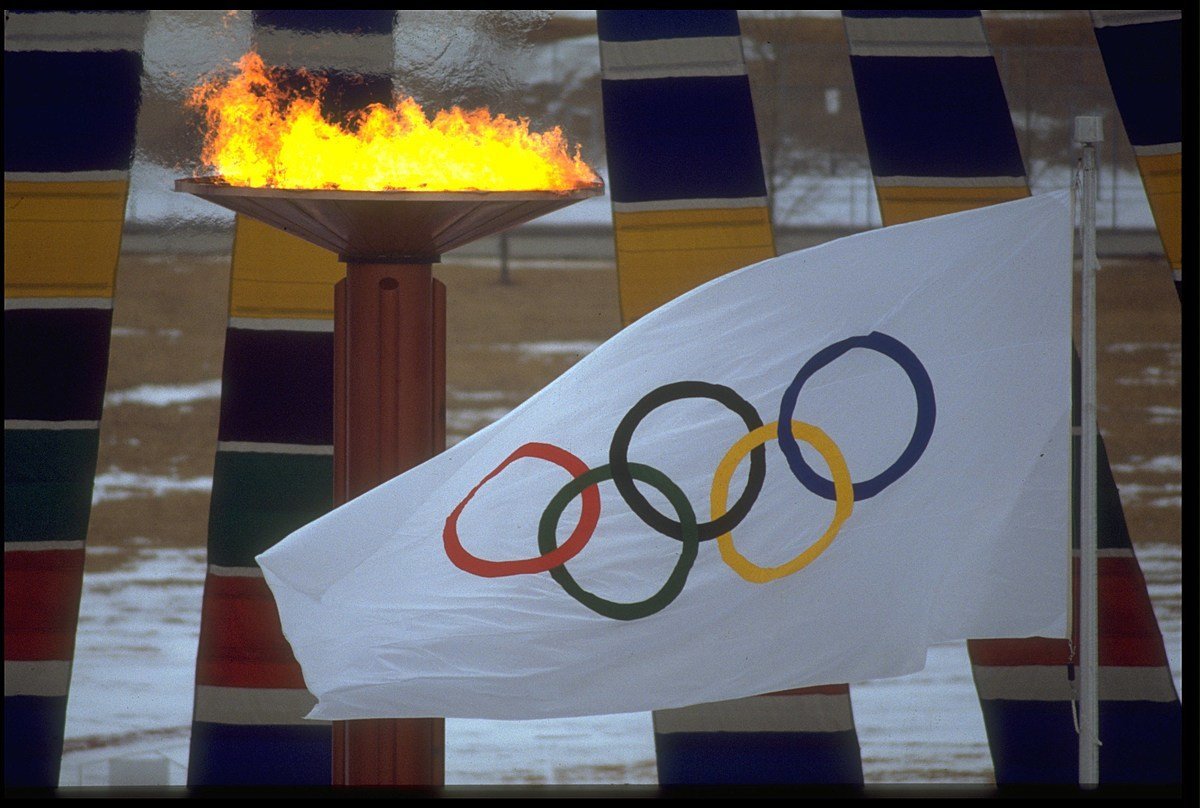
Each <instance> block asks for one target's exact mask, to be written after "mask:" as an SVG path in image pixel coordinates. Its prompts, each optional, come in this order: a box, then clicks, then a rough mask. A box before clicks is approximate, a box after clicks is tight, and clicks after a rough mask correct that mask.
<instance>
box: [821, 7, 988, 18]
mask: <svg viewBox="0 0 1200 808" xmlns="http://www.w3.org/2000/svg"><path fill="white" fill-rule="evenodd" d="M842 16H844V17H858V18H859V19H871V18H874V17H890V18H901V19H903V18H913V17H916V18H925V19H929V18H937V17H979V16H981V15H980V13H979V9H967V8H954V9H916V8H909V9H880V8H867V9H842Z"/></svg>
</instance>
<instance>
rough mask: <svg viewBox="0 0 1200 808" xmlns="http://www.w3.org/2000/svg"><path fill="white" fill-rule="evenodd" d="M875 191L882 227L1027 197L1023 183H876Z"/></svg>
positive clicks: (1027, 189) (1026, 188)
mask: <svg viewBox="0 0 1200 808" xmlns="http://www.w3.org/2000/svg"><path fill="white" fill-rule="evenodd" d="M875 190H876V192H877V193H878V194H879V212H880V216H881V217H882V218H883V224H884V226H885V227H889V226H891V225H894V224H903V223H905V222H915V221H919V220H921V219H928V218H930V217H932V216H943V215H945V214H947V213H958V212H959V211H963V210H974V209H975V208H982V207H986V206H987V205H995V204H997V203H999V202H1012V201H1013V200H1015V199H1024V198H1025V197H1027V196H1029V188H1028V186H1026V185H1024V184H1022V185H1016V186H1008V187H993V188H955V187H940V188H925V187H913V186H903V185H901V186H891V187H888V186H879V185H876V188H875Z"/></svg>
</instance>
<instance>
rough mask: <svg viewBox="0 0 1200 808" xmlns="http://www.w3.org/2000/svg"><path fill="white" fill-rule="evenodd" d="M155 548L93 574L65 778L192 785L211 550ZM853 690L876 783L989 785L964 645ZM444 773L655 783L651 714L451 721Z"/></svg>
mask: <svg viewBox="0 0 1200 808" xmlns="http://www.w3.org/2000/svg"><path fill="white" fill-rule="evenodd" d="M150 545H151V542H150V541H149V540H146V546H145V547H144V549H141V550H140V551H138V552H136V553H134V554H132V555H131V557H130V559H129V561H128V562H126V563H125V564H124V565H122V566H120V567H118V568H117V569H115V570H113V571H111V572H100V573H95V574H91V573H89V574H88V575H87V576H86V578H85V581H84V593H83V604H82V609H81V614H80V621H79V634H78V639H77V644H76V656H75V667H74V673H73V677H72V681H71V698H70V704H69V707H68V711H67V728H66V738H67V740H66V752H65V754H64V758H63V768H62V776H61V780H60V783H61V785H63V786H80V785H84V786H100V785H107V784H108V783H109V782H110V780H109V776H110V767H111V766H113V765H114V763H113V762H114V761H115V762H116V764H115V765H117V766H120V764H121V763H122V762H123V761H127V760H130V759H145V758H154V757H158V756H161V757H163V758H165V759H166V761H165V763H164V762H160V764H159V765H160V767H162V768H164V769H165V772H166V778H167V782H166V784H168V785H183V784H184V783H185V781H186V766H187V756H188V743H189V733H190V722H191V712H192V686H193V683H194V668H195V659H196V645H197V640H198V637H199V620H200V601H201V590H202V584H203V578H204V551H203V550H198V549H197V550H180V549H161V548H155V547H152V546H150ZM88 552H89V553H106V552H108V553H112V552H116V551H115V550H113V549H111V548H103V547H95V548H89V550H88ZM121 552H125V551H121ZM1138 558H1139V560H1140V561H1141V564H1142V569H1143V571H1144V572H1145V575H1146V579H1147V583H1148V587H1149V591H1150V595H1151V597H1152V598H1153V600H1154V605H1155V611H1156V613H1157V615H1158V620H1159V625H1160V627H1161V629H1162V632H1163V638H1164V640H1165V641H1166V646H1167V654H1168V656H1169V658H1170V661H1171V669H1172V672H1173V674H1174V677H1175V686H1176V688H1177V689H1180V690H1181V689H1182V678H1183V668H1182V665H1183V658H1182V650H1181V646H1182V608H1181V585H1180V579H1181V575H1182V560H1181V554H1180V548H1179V547H1177V546H1172V545H1149V546H1142V547H1139V548H1138ZM852 699H853V706H854V717H855V722H856V724H857V728H858V735H859V740H860V743H861V745H862V755H863V767H864V770H865V773H866V778H867V781H868V782H872V783H989V782H991V777H992V774H991V762H990V760H989V757H988V752H987V744H986V740H985V736H984V728H983V721H982V719H981V717H980V713H979V706H978V701H977V698H976V695H975V688H974V685H973V683H972V680H971V672H970V666H969V664H968V660H967V653H966V648H965V645H964V644H962V643H955V644H948V645H941V646H937V647H935V648H933V649H932V650H931V652H930V654H929V660H928V664H927V666H926V668H925V670H924V671H922V672H920V673H917V674H913V675H911V676H906V677H902V678H898V679H889V680H882V681H876V682H869V683H865V684H860V685H855V686H854V687H853V689H852ZM446 782H447V784H448V785H462V784H488V785H491V784H501V783H530V784H532V783H546V784H576V783H635V784H637V783H641V784H653V783H655V782H656V771H655V765H654V736H653V731H652V729H651V723H650V715H649V714H648V713H633V714H627V715H610V716H597V717H589V718H571V719H556V720H545V721H516V722H510V721H476V720H465V719H452V720H449V721H447V722H446Z"/></svg>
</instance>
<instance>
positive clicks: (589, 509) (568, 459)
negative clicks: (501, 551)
mask: <svg viewBox="0 0 1200 808" xmlns="http://www.w3.org/2000/svg"><path fill="white" fill-rule="evenodd" d="M522 457H536V458H539V459H541V460H549V461H550V462H551V463H554V464H556V465H558V466H561V467H562V468H564V469H566V470H567V472H568V473H569V474H570V475H571V476H572V477H579V476H580V475H582V474H586V473H587V472H588V471H589V469H588V467H587V466H586V465H585V464H584V462H583V461H582V460H580V459H579V458H578V457H576V456H575V455H573V454H571V453H570V452H568V451H567V450H566V449H560V448H558V447H557V446H554V445H552V444H549V443H526V444H525V445H524V446H522V447H520V448H519V449H517V450H516V451H515V452H513V453H512V454H510V455H509V456H508V458H507V459H505V461H504V462H503V463H501V464H500V465H499V466H496V468H495V470H493V471H492V472H491V473H490V474H488V475H487V476H486V477H484V478H483V479H482V480H480V481H479V484H478V485H476V486H475V487H474V488H472V489H471V492H470V493H469V494H467V496H466V497H465V498H464V499H463V501H462V502H460V503H458V507H456V508H455V509H454V510H453V511H451V513H450V515H449V516H448V517H446V527H445V529H443V530H442V541H443V542H444V543H445V546H446V556H447V557H448V558H449V559H450V561H451V562H452V563H453V564H454V566H456V567H458V568H459V569H460V570H463V571H465V572H470V573H472V574H474V575H479V576H481V577H483V578H500V577H503V576H505V575H527V574H528V575H532V574H534V573H538V572H546V571H548V570H550V569H552V568H554V567H558V566H560V565H562V564H565V563H567V562H568V561H570V560H571V559H572V558H574V557H575V556H576V555H577V554H578V553H579V551H580V550H582V549H583V547H584V545H586V544H587V543H588V541H589V540H591V538H592V534H593V533H594V532H595V530H596V523H597V522H599V521H600V489H599V488H598V487H597V486H594V485H592V486H588V487H587V488H585V489H584V490H583V494H582V497H581V499H582V504H583V508H582V510H581V511H580V514H579V524H577V525H576V526H575V530H574V531H573V532H572V533H571V536H570V538H568V539H567V540H566V541H565V542H563V543H562V544H561V545H559V546H558V547H557V548H555V549H554V550H552V551H551V552H549V553H546V554H545V555H540V556H534V557H533V558H521V559H517V560H515V561H488V560H487V559H484V558H479V557H478V556H474V555H472V554H471V553H469V552H467V550H466V549H465V548H464V547H463V546H462V542H461V541H460V540H459V538H458V517H459V514H461V513H462V510H463V508H465V507H466V506H467V503H468V502H470V501H471V497H473V496H475V492H476V491H478V490H479V489H480V488H482V487H483V485H484V483H486V482H487V481H488V480H490V479H492V478H493V477H495V476H496V475H497V474H499V473H500V472H502V471H504V469H505V467H507V466H508V464H509V463H511V462H513V461H514V460H519V459H520V458H522Z"/></svg>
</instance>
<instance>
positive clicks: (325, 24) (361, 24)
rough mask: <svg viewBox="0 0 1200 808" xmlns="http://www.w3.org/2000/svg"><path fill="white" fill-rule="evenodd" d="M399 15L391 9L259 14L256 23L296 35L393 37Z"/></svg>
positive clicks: (255, 18)
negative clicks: (295, 33) (331, 33)
mask: <svg viewBox="0 0 1200 808" xmlns="http://www.w3.org/2000/svg"><path fill="white" fill-rule="evenodd" d="M395 14H396V13H395V12H394V11H392V10H387V9H371V10H354V11H315V10H310V9H303V10H296V9H289V10H283V9H267V10H255V11H254V12H253V20H254V24H255V25H256V26H259V27H262V28H267V27H270V28H287V29H291V30H293V31H311V32H318V31H333V32H336V33H344V34H390V33H391V32H392V21H393V19H394V18H395Z"/></svg>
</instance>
